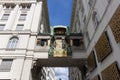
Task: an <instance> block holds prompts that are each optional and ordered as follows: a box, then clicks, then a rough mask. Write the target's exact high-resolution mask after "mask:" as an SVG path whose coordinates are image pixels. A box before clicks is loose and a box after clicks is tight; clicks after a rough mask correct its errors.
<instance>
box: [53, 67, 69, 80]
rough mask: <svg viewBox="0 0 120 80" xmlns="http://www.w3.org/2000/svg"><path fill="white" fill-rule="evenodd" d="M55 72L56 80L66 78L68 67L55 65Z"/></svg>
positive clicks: (65, 79) (66, 79) (64, 79)
mask: <svg viewBox="0 0 120 80" xmlns="http://www.w3.org/2000/svg"><path fill="white" fill-rule="evenodd" d="M54 69H55V74H56V78H57V80H59V79H60V78H61V80H68V68H67V67H56V68H54Z"/></svg>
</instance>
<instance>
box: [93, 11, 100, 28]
mask: <svg viewBox="0 0 120 80" xmlns="http://www.w3.org/2000/svg"><path fill="white" fill-rule="evenodd" d="M92 21H93V24H94V26H95V28H96V27H97V26H98V24H99V20H98V14H97V12H96V11H94V12H93V15H92Z"/></svg>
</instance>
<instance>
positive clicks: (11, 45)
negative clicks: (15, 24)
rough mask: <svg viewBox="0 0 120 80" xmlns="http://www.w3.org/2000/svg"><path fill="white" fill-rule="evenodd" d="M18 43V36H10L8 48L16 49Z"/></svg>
mask: <svg viewBox="0 0 120 80" xmlns="http://www.w3.org/2000/svg"><path fill="white" fill-rule="evenodd" d="M17 43H18V37H16V36H14V37H12V38H10V40H9V42H8V45H7V48H10V49H14V48H16V46H17Z"/></svg>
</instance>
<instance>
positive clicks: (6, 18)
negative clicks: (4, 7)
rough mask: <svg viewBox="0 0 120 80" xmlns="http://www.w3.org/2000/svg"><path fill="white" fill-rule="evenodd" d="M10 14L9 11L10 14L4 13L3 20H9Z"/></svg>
mask: <svg viewBox="0 0 120 80" xmlns="http://www.w3.org/2000/svg"><path fill="white" fill-rule="evenodd" d="M9 16H10V14H9V13H8V14H3V16H2V18H1V20H5V21H6V20H8V18H9Z"/></svg>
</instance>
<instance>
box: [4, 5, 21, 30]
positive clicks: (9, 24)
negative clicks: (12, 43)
mask: <svg viewBox="0 0 120 80" xmlns="http://www.w3.org/2000/svg"><path fill="white" fill-rule="evenodd" d="M18 10H19V5H16V7H15V8H14V10H13V11H12V12H11V13H10V16H9V18H8V21H7V24H6V26H7V30H11V28H12V26H13V24H14V21H15V18H16V16H17V12H18Z"/></svg>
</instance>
